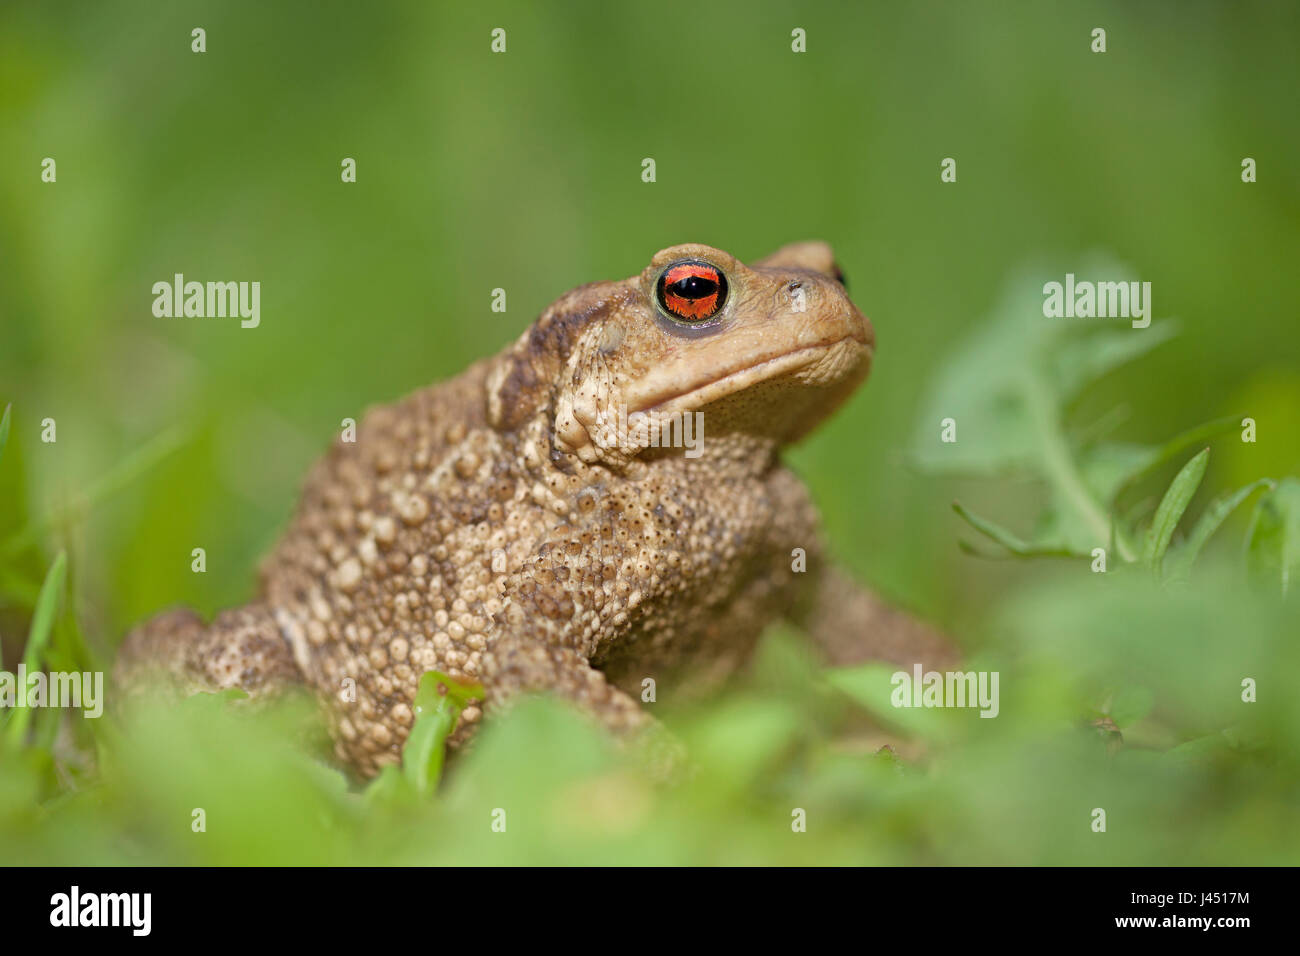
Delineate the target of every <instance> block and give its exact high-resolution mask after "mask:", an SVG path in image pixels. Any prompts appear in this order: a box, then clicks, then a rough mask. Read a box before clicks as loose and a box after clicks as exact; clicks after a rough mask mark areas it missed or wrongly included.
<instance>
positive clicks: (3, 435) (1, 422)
mask: <svg viewBox="0 0 1300 956" xmlns="http://www.w3.org/2000/svg"><path fill="white" fill-rule="evenodd" d="M13 408H14V406H13V403H12V402H11V403H10V404H8V405H6V406H5V413H4V414H3V415H0V458H3V457H4V454H5V445H6V444H8V442H9V413H10V412H12V411H13Z"/></svg>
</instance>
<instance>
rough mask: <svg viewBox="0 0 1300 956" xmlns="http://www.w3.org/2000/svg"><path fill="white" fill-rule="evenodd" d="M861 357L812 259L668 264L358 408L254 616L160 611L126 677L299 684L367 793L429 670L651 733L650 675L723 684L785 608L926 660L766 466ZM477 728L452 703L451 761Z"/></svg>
mask: <svg viewBox="0 0 1300 956" xmlns="http://www.w3.org/2000/svg"><path fill="white" fill-rule="evenodd" d="M873 349H874V335H873V332H872V328H871V325H870V323H869V322H868V321H867V319H866V318H865V317H864V316H863V315H862V313H861V312H859V311H858V309H857V308H856V307H855V306H854V305H853V303H852V302H851V301H850V300H849V297H848V295H847V294H846V292H845V289H844V286H843V282H842V276H841V275H840V273H839V270H838V268H837V267H836V265H835V263H834V260H833V257H832V254H831V250H830V248H829V247H828V246H826V245H825V244H824V243H820V242H806V243H799V244H796V245H791V246H786V247H785V248H783V249H781V250H779V251H777V252H776V253H774V254H772V255H770V256H768V257H767V258H766V259H763V260H760V261H759V262H756V263H754V264H753V265H752V266H746V265H744V264H742V263H740V262H738V261H736V259H734V258H732V257H731V256H730V255H728V254H727V253H725V252H722V251H721V250H719V249H714V248H711V247H709V246H704V245H693V244H692V245H680V246H673V247H672V248H669V249H664V250H663V251H661V252H659V253H658V254H656V255H655V257H654V258H653V259H651V261H650V264H649V265H648V266H647V267H646V268H645V269H644V270H643V271H642V272H641V273H640V274H639V275H636V276H633V277H632V278H630V279H626V280H624V281H622V282H597V283H593V284H591V285H586V286H583V287H581V288H578V289H575V290H574V291H572V292H570V293H568V294H567V295H565V296H563V297H562V298H561V299H559V301H557V302H556V303H555V304H553V305H552V306H551V307H550V308H548V309H547V310H546V311H545V312H544V313H543V314H542V316H541V317H540V318H539V319H538V320H537V321H536V322H535V323H534V324H533V326H532V327H531V328H529V329H528V330H527V331H526V332H525V333H524V334H523V335H522V336H521V337H520V338H519V340H518V341H517V342H515V343H514V345H512V346H511V347H509V348H507V349H506V350H505V351H503V352H502V353H500V354H499V355H497V356H495V357H493V358H490V359H486V360H484V361H480V362H478V363H476V364H474V365H472V366H471V367H470V368H469V369H467V370H466V371H465V372H464V373H463V374H461V375H460V376H459V377H457V378H455V379H453V380H451V381H449V382H446V383H444V384H441V385H436V386H432V387H429V388H425V389H423V390H421V391H418V392H416V393H415V394H413V395H411V396H409V397H408V398H406V399H404V400H402V401H400V402H398V403H396V404H393V405H389V406H385V407H381V408H376V409H373V410H371V411H370V412H369V413H368V414H367V415H366V416H365V419H364V420H363V422H362V423H361V425H360V427H359V428H358V430H357V432H356V436H355V441H354V442H349V441H344V440H342V438H340V440H339V441H337V442H336V443H335V444H334V447H333V448H332V449H331V451H330V452H329V454H328V455H326V456H325V458H324V459H323V460H322V461H320V462H319V463H318V464H317V465H316V466H315V468H314V470H313V471H312V473H311V474H310V476H309V478H308V480H307V483H306V487H305V490H304V492H303V496H302V502H301V504H300V506H299V508H298V511H297V514H296V516H295V518H294V520H293V522H292V525H291V526H290V528H289V530H288V532H287V533H286V535H285V537H284V539H283V540H282V541H281V542H280V544H279V546H278V547H277V548H276V549H275V551H274V552H273V553H272V554H271V555H270V557H269V558H268V559H267V560H266V561H265V563H264V565H263V567H262V572H261V584H262V586H261V596H260V597H259V598H258V600H256V601H254V602H253V603H251V604H249V605H247V606H245V607H243V608H239V609H237V610H231V611H226V612H223V613H221V614H219V615H218V616H217V617H216V619H215V620H214V621H213V622H212V624H211V625H205V624H204V623H203V622H202V621H201V620H200V619H199V618H198V617H197V616H196V615H195V614H193V613H192V612H189V611H184V610H174V611H170V612H167V613H165V614H163V615H161V616H159V617H157V618H154V619H153V620H152V621H150V622H148V623H146V624H145V625H143V626H142V627H141V628H139V629H137V630H136V631H134V632H133V633H132V634H130V635H128V637H127V639H126V642H125V644H124V646H123V649H122V655H121V662H120V664H119V676H121V677H123V678H125V679H126V680H127V681H128V682H130V681H132V680H133V679H134V678H135V677H136V676H137V675H139V674H141V673H144V672H145V671H148V670H152V669H154V668H155V667H161V668H162V669H164V670H166V671H168V672H169V673H170V674H171V675H172V676H173V677H175V678H178V679H180V680H181V681H182V683H184V684H187V685H189V686H191V687H200V688H209V689H211V688H225V687H242V688H243V689H245V690H247V691H249V692H250V693H253V694H257V693H263V692H266V691H268V690H271V689H275V688H278V687H281V686H283V685H285V684H286V683H297V682H305V683H306V684H308V685H310V686H311V687H313V688H315V689H317V690H318V691H320V692H322V696H323V697H324V698H325V699H326V700H328V701H329V705H328V709H329V712H330V715H331V724H332V728H333V732H334V738H335V741H336V744H337V750H338V753H339V755H340V757H342V758H343V759H344V760H346V761H347V762H349V763H350V764H351V765H352V766H354V767H355V768H357V769H358V770H359V771H361V772H362V773H363V774H366V775H371V774H374V773H376V772H377V771H378V769H379V768H380V767H381V766H382V765H383V764H385V763H389V762H395V761H397V760H398V759H399V756H400V752H401V746H402V743H403V741H404V740H405V738H406V735H407V733H408V731H409V729H410V727H411V724H412V720H413V714H412V698H413V696H414V693H415V690H416V686H417V683H418V681H419V678H420V676H421V674H423V673H424V672H425V671H429V670H436V671H440V672H442V673H445V674H447V675H448V676H450V677H453V678H456V679H460V680H464V681H468V682H475V681H477V682H480V683H481V684H482V685H483V687H484V690H485V695H486V698H485V706H486V707H487V708H489V709H491V708H493V707H495V706H499V705H500V704H501V703H502V702H503V701H505V700H507V699H509V698H510V697H512V696H514V695H516V694H518V693H521V692H527V691H551V692H555V693H558V694H560V695H562V696H564V697H566V698H568V699H570V700H571V701H573V702H574V703H576V704H577V705H578V706H580V707H581V708H583V709H585V710H586V711H588V712H590V713H592V714H594V715H595V716H596V717H598V718H599V719H601V720H602V721H603V722H604V723H605V724H606V725H608V726H610V727H611V728H614V729H616V730H628V729H633V728H637V727H640V726H642V725H644V724H646V723H647V722H648V721H649V717H648V716H647V715H646V712H645V711H644V710H643V709H642V707H641V705H640V704H639V703H638V702H637V696H638V695H639V694H640V690H641V686H642V681H643V679H645V678H647V677H650V678H654V679H655V681H656V684H657V691H658V693H660V694H671V693H674V692H683V691H686V690H688V689H691V690H696V691H698V690H699V689H701V688H707V687H710V686H713V685H714V684H716V682H717V681H718V680H719V679H721V678H723V677H725V676H726V675H727V674H729V673H731V672H732V671H734V670H735V669H736V667H737V666H738V665H740V664H741V663H742V662H743V661H744V660H745V659H746V657H747V656H748V655H749V653H750V652H751V650H752V649H753V647H754V645H755V643H756V642H757V640H758V637H759V634H760V632H761V631H762V629H763V628H764V626H765V625H766V624H768V623H769V622H772V621H774V620H777V619H780V618H786V619H789V620H792V621H793V622H795V623H796V624H798V625H800V626H802V627H803V628H804V629H805V630H806V631H807V632H808V633H809V635H810V636H811V638H812V639H813V640H814V642H816V643H817V644H818V645H819V646H820V647H821V648H822V649H823V651H824V652H825V655H826V656H827V657H828V658H829V659H830V660H831V661H835V662H844V661H848V660H853V659H863V658H867V657H876V658H882V659H886V660H890V661H894V662H896V663H898V664H902V665H910V664H911V663H912V662H914V661H922V660H923V661H924V662H925V663H927V664H938V663H941V662H942V661H943V659H945V658H947V657H948V656H949V652H948V649H947V646H946V644H945V643H944V642H943V640H942V639H941V638H939V637H938V636H937V635H936V634H934V632H932V631H930V630H928V629H927V628H925V627H924V626H923V625H920V624H918V623H916V622H915V621H913V620H911V619H910V618H908V617H906V616H905V615H902V614H899V613H897V612H894V611H891V610H889V609H888V608H886V607H885V606H884V605H883V604H881V603H880V602H879V601H878V600H877V599H875V598H873V597H872V596H870V595H869V594H868V593H866V592H864V591H862V590H860V589H858V588H857V587H855V586H854V585H853V584H852V583H851V582H850V581H849V580H848V578H847V577H845V576H844V575H842V574H840V573H838V572H836V571H835V570H833V569H831V568H828V567H826V565H825V561H824V554H823V551H822V548H821V545H820V544H819V538H818V533H817V527H816V526H817V516H816V512H815V510H814V509H813V506H812V504H811V502H810V501H809V498H808V494H807V492H806V490H805V489H804V486H803V485H802V484H801V483H800V481H799V480H798V479H797V478H796V477H795V476H794V475H793V474H792V473H791V472H790V471H789V470H787V469H786V468H785V467H784V466H782V464H781V463H780V460H779V452H780V450H781V448H782V446H784V445H786V444H788V443H789V442H792V441H794V440H796V439H798V438H800V437H801V436H803V435H804V434H806V433H807V432H808V431H809V430H811V429H812V428H813V427H814V426H816V425H817V424H818V423H819V422H820V421H821V420H822V419H824V418H825V417H826V416H827V415H829V414H830V413H831V412H832V411H833V410H834V409H835V408H836V407H837V406H838V405H840V404H841V403H842V402H843V401H844V400H845V399H846V398H847V397H848V396H849V395H850V393H851V392H852V391H853V390H854V389H855V388H856V387H857V385H858V384H859V383H860V382H861V381H862V380H863V378H864V377H865V376H866V374H867V371H868V368H869V366H870V363H871V358H872V354H873ZM796 549H803V554H804V555H805V556H806V558H805V560H804V561H801V560H800V559H799V558H798V557H797V554H798V552H797V551H796ZM805 566H806V571H804V570H803V568H804V567H805ZM346 691H353V693H348V692H346ZM351 697H354V698H355V699H348V698H351ZM481 717H482V713H481V711H480V709H479V708H477V707H470V708H469V709H467V710H465V712H464V713H463V714H462V716H461V722H460V725H459V727H458V728H457V730H456V732H455V734H454V735H453V738H452V744H453V745H459V744H461V743H463V742H464V741H465V739H467V737H468V735H469V734H470V733H471V732H472V731H473V729H474V725H475V724H477V723H478V722H479V720H480V719H481Z"/></svg>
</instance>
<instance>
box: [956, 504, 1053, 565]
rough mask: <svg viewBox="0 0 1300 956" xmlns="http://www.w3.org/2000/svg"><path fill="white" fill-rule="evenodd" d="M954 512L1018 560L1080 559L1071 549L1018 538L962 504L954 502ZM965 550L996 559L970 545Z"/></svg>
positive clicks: (965, 546)
mask: <svg viewBox="0 0 1300 956" xmlns="http://www.w3.org/2000/svg"><path fill="white" fill-rule="evenodd" d="M952 510H953V511H955V512H957V514H959V515H961V517H962V518H963V519H964V520H965V521H966V523H967V524H969V525H970V526H971V527H972V528H974V529H975V530H976V531H978V532H980V534H982V535H984V536H985V537H987V538H990V539H992V540H993V541H996V542H997V543H998V544H1000V545H1002V547H1004V548H1006V549H1007V550H1008V551H1010V552H1011V553H1012V554H1013V555H1015V556H1016V557H1018V558H1036V557H1058V558H1064V557H1078V554H1077V552H1074V551H1071V550H1070V549H1069V548H1063V547H1054V546H1050V545H1042V544H1036V543H1030V542H1028V541H1025V540H1024V539H1023V538H1020V537H1018V536H1016V535H1015V534H1013V533H1012V532H1010V531H1008V530H1007V529H1006V528H1003V527H1002V526H1001V525H998V524H995V523H994V522H992V521H989V520H988V519H987V518H981V517H980V516H979V515H976V514H974V513H973V512H970V511H968V510H966V508H965V506H963V505H962V504H961V503H960V502H957V501H954V502H953V503H952ZM963 544H964V543H963ZM963 550H964V551H966V552H967V553H968V554H975V555H979V556H981V557H995V555H988V554H984V553H983V552H980V551H978V550H976V549H975V548H973V547H971V546H970V545H964V547H963Z"/></svg>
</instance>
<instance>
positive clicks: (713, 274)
mask: <svg viewBox="0 0 1300 956" xmlns="http://www.w3.org/2000/svg"><path fill="white" fill-rule="evenodd" d="M656 291H657V294H658V296H659V304H660V305H661V306H662V307H663V309H664V311H665V312H667V313H668V314H669V315H671V316H672V317H673V318H675V319H680V320H681V321H683V322H703V321H705V320H706V319H711V318H713V317H714V316H715V315H717V314H718V313H719V312H720V311H721V310H722V306H723V304H724V303H725V302H726V301H727V277H726V276H724V275H723V274H722V272H721V271H720V270H719V269H718V268H717V267H716V266H711V265H709V264H708V263H707V262H679V263H677V264H676V265H671V266H669V267H668V268H667V269H665V270H664V274H663V275H661V276H660V277H659V285H658V288H657V290H656Z"/></svg>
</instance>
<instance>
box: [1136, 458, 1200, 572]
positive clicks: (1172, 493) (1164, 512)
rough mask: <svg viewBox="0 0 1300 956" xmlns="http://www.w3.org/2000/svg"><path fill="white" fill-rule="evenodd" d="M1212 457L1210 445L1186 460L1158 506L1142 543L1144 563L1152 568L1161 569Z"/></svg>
mask: <svg viewBox="0 0 1300 956" xmlns="http://www.w3.org/2000/svg"><path fill="white" fill-rule="evenodd" d="M1209 460H1210V450H1209V449H1208V448H1206V449H1204V450H1203V451H1200V452H1198V453H1197V454H1196V455H1194V456H1193V457H1192V459H1191V460H1190V461H1189V462H1188V463H1187V464H1185V465H1184V466H1183V467H1182V469H1181V470H1180V471H1179V472H1178V474H1177V475H1175V476H1174V480H1173V481H1171V482H1170V483H1169V490H1168V491H1166V492H1165V496H1164V498H1162V499H1161V500H1160V505H1159V507H1157V508H1156V516H1155V518H1153V519H1152V521H1151V527H1150V528H1148V529H1147V535H1146V539H1145V541H1144V542H1143V545H1142V563H1143V564H1145V565H1146V566H1147V567H1149V568H1152V569H1159V568H1160V566H1161V564H1162V563H1163V562H1164V557H1165V551H1167V550H1168V549H1169V541H1170V539H1171V538H1172V537H1173V535H1174V528H1176V527H1177V526H1178V521H1179V519H1180V518H1182V516H1183V512H1184V511H1186V510H1187V505H1188V503H1189V502H1190V501H1191V500H1192V496H1193V495H1195V494H1196V489H1197V488H1199V487H1200V485H1201V479H1202V478H1204V477H1205V466H1206V464H1207V463H1208V462H1209Z"/></svg>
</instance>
